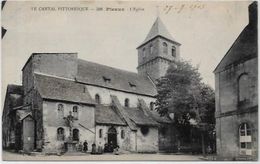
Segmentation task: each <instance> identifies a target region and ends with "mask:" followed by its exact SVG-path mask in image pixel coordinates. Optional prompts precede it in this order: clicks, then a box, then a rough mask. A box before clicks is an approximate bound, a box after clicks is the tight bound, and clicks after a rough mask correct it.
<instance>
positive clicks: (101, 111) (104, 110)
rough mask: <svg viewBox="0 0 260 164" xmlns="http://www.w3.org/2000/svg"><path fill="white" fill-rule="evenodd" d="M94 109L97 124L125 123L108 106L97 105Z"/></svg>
mask: <svg viewBox="0 0 260 164" xmlns="http://www.w3.org/2000/svg"><path fill="white" fill-rule="evenodd" d="M95 110H96V111H95V118H96V123H97V124H113V125H126V123H125V122H124V121H122V120H121V119H120V117H119V116H118V115H117V114H116V112H115V111H114V110H113V109H112V108H111V107H110V106H104V105H97V106H96V108H95Z"/></svg>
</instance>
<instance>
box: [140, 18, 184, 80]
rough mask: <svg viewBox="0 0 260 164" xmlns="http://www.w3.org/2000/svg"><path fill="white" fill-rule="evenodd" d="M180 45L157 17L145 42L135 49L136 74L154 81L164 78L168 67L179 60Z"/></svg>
mask: <svg viewBox="0 0 260 164" xmlns="http://www.w3.org/2000/svg"><path fill="white" fill-rule="evenodd" d="M180 45H181V44H180V43H178V42H177V41H175V40H174V39H173V37H172V36H171V34H170V33H169V32H168V30H167V29H166V27H165V26H164V24H163V23H162V21H161V19H160V18H159V17H157V19H156V20H155V22H154V24H153V26H152V28H151V29H150V32H149V33H148V35H147V36H146V38H145V40H144V41H143V42H142V43H141V45H140V46H138V47H137V51H138V67H137V70H138V73H139V74H141V75H144V76H147V75H148V76H149V77H150V78H152V80H154V81H155V80H156V79H159V78H160V77H162V76H164V75H165V73H166V71H167V69H168V66H169V65H170V64H171V63H174V61H177V60H179V58H180Z"/></svg>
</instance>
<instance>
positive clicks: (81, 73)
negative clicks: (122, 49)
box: [76, 59, 157, 96]
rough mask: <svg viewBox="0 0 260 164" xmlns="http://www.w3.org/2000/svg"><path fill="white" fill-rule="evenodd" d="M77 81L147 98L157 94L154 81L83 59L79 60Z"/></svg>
mask: <svg viewBox="0 0 260 164" xmlns="http://www.w3.org/2000/svg"><path fill="white" fill-rule="evenodd" d="M106 79H108V80H107V82H106ZM76 81H78V82H81V83H85V84H91V85H96V86H101V87H106V88H111V89H115V90H120V91H126V92H131V93H135V94H142V95H147V96H155V95H156V94H157V91H156V88H155V86H154V85H153V83H152V81H151V80H150V79H149V78H148V77H146V76H142V75H139V74H137V73H134V72H129V71H125V70H121V69H117V68H113V67H109V66H105V65H101V64H97V63H93V62H89V61H85V60H81V59H78V74H77V77H76ZM131 85H134V86H135V87H131Z"/></svg>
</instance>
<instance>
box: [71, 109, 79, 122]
mask: <svg viewBox="0 0 260 164" xmlns="http://www.w3.org/2000/svg"><path fill="white" fill-rule="evenodd" d="M72 112H73V117H74V118H75V119H78V116H79V113H78V112H79V110H78V106H73V109H72Z"/></svg>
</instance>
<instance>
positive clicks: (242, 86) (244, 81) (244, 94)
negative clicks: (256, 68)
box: [238, 74, 249, 101]
mask: <svg viewBox="0 0 260 164" xmlns="http://www.w3.org/2000/svg"><path fill="white" fill-rule="evenodd" d="M248 80H249V79H248V75H247V74H243V75H241V76H240V77H239V79H238V92H239V101H246V100H249V81H248Z"/></svg>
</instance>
